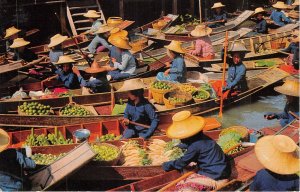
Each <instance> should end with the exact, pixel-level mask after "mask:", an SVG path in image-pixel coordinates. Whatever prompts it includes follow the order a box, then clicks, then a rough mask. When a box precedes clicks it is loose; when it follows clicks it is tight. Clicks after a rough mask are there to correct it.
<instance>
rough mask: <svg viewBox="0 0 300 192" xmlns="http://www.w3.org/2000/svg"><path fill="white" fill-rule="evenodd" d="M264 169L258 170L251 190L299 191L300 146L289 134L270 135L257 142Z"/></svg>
mask: <svg viewBox="0 0 300 192" xmlns="http://www.w3.org/2000/svg"><path fill="white" fill-rule="evenodd" d="M255 154H256V157H257V159H258V161H259V162H260V163H261V164H262V165H263V167H264V169H261V170H260V171H258V172H257V173H256V175H255V177H254V180H253V182H252V183H251V185H250V191H299V176H298V175H297V173H299V171H300V159H299V147H298V146H297V144H296V143H295V142H294V141H293V140H292V139H291V138H290V137H288V136H285V135H269V136H265V137H263V138H261V139H259V140H258V142H257V143H256V144H255Z"/></svg>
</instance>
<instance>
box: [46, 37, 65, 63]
mask: <svg viewBox="0 0 300 192" xmlns="http://www.w3.org/2000/svg"><path fill="white" fill-rule="evenodd" d="M66 39H68V36H62V35H61V34H56V35H54V36H53V37H51V38H50V43H49V45H48V48H49V49H50V51H49V58H50V62H51V63H56V62H57V61H58V59H59V57H60V56H63V55H64V52H63V47H62V43H63V42H64V41H65V40H66Z"/></svg>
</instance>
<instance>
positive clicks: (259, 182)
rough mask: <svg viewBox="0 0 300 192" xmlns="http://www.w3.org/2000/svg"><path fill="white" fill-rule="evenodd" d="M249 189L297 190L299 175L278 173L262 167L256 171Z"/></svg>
mask: <svg viewBox="0 0 300 192" xmlns="http://www.w3.org/2000/svg"><path fill="white" fill-rule="evenodd" d="M250 191H299V176H298V175H296V174H294V175H279V174H276V173H273V172H271V171H269V170H266V169H262V170H260V171H258V172H257V173H256V175H255V177H254V181H253V183H252V184H251V185H250Z"/></svg>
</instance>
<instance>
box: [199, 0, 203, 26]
mask: <svg viewBox="0 0 300 192" xmlns="http://www.w3.org/2000/svg"><path fill="white" fill-rule="evenodd" d="M199 20H200V24H201V23H202V5H201V0H199Z"/></svg>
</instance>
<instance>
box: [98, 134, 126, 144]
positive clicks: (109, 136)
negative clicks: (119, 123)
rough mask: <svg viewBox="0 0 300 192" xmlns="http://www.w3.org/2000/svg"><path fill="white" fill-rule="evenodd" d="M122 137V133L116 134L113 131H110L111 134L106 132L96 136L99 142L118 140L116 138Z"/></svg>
mask: <svg viewBox="0 0 300 192" xmlns="http://www.w3.org/2000/svg"><path fill="white" fill-rule="evenodd" d="M121 137H122V135H119V136H116V135H115V134H113V133H109V134H106V135H102V136H101V137H99V136H98V137H97V138H96V141H97V142H105V141H116V140H120V139H121Z"/></svg>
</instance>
